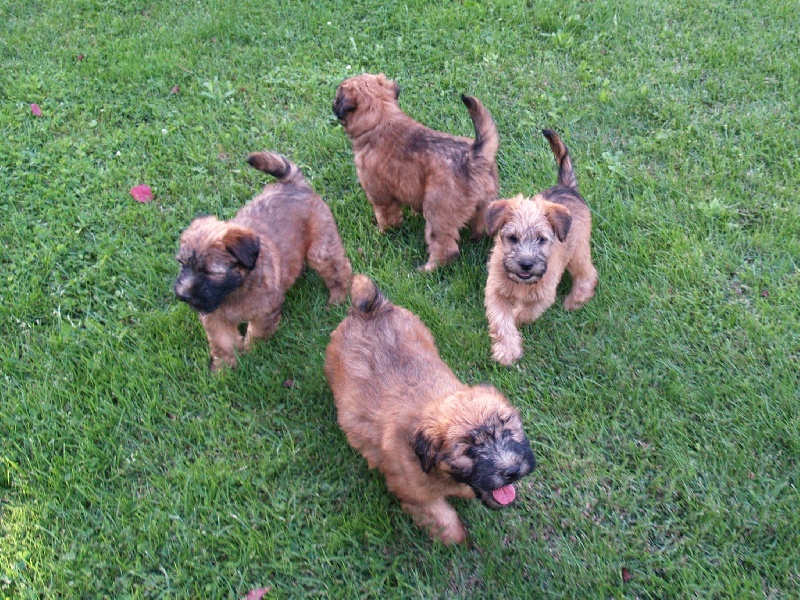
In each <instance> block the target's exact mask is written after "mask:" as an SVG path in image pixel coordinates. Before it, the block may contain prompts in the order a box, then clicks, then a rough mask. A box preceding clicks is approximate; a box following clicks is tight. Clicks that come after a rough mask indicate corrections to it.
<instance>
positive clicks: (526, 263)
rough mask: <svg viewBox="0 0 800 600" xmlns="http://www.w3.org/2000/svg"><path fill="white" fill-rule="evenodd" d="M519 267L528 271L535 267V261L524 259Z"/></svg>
mask: <svg viewBox="0 0 800 600" xmlns="http://www.w3.org/2000/svg"><path fill="white" fill-rule="evenodd" d="M519 268H520V269H522V270H523V271H525V272H526V273H527V272H528V271H530V270H531V269H532V268H533V263H532V262H530V261H527V260H526V261H522V262H520V263H519Z"/></svg>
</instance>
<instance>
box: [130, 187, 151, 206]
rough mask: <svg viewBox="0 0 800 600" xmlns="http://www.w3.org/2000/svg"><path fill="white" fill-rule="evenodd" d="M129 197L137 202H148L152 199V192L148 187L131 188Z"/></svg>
mask: <svg viewBox="0 0 800 600" xmlns="http://www.w3.org/2000/svg"><path fill="white" fill-rule="evenodd" d="M131 196H133V199H134V200H136V201H137V202H150V200H152V199H153V191H152V190H151V189H150V186H149V185H144V184H142V185H137V186H136V187H132V188H131Z"/></svg>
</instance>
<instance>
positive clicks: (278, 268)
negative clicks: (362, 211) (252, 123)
mask: <svg viewBox="0 0 800 600" xmlns="http://www.w3.org/2000/svg"><path fill="white" fill-rule="evenodd" d="M247 162H248V163H250V164H251V165H252V166H253V167H255V168H256V169H259V170H260V171H264V172H266V173H269V174H270V175H273V176H275V177H276V178H277V179H278V182H279V183H273V184H270V185H267V186H266V187H265V188H264V190H263V192H261V194H260V195H258V196H256V197H255V198H254V199H253V200H252V201H251V202H250V203H248V204H247V205H246V206H245V207H243V208H242V209H241V210H240V211H239V212H238V213H237V215H236V216H235V217H234V218H233V219H231V220H230V221H220V220H218V219H217V218H216V217H199V218H197V219H195V220H194V221H192V223H191V225H189V227H188V229H186V231H184V232H183V234H182V235H181V241H180V249H179V250H178V256H177V257H176V258H177V260H178V262H179V263H180V265H181V269H180V273H179V274H178V278H177V280H176V282H175V295H176V296H177V297H178V299H179V300H182V301H184V302H186V303H187V304H188V305H189V306H191V307H192V308H193V309H194V310H196V311H197V312H198V314H199V316H200V322H201V323H202V324H203V328H204V329H205V330H206V336H207V337H208V344H209V347H210V349H211V363H210V366H211V369H212V370H216V369H217V368H219V367H220V366H221V365H223V364H227V365H229V366H231V367H233V366H235V365H236V354H237V353H238V352H242V351H243V350H247V349H248V348H249V347H250V345H251V344H252V342H253V340H255V339H258V338H263V339H266V338H269V337H270V336H271V335H272V334H273V333H274V332H275V330H276V329H277V327H278V322H279V321H280V317H281V306H282V305H283V300H284V294H285V293H286V291H287V290H288V289H289V288H290V287H291V286H292V284H293V283H294V282H295V280H296V279H297V277H298V276H299V275H300V273H301V272H302V270H303V268H304V266H305V265H306V264H308V265H309V266H310V267H311V268H313V269H314V270H315V271H317V273H319V275H320V276H321V277H322V279H324V280H325V284H326V285H327V286H328V290H329V291H330V301H329V303H330V304H338V303H340V302H343V301H344V300H345V298H346V297H347V292H348V290H349V289H350V282H351V280H352V277H353V273H352V270H351V268H350V261H349V260H347V257H346V256H345V251H344V247H343V246H342V240H341V239H340V237H339V231H338V230H337V229H336V223H335V221H334V220H333V215H332V214H331V210H330V208H328V205H327V204H325V202H323V200H322V198H320V197H319V196H318V195H317V194H315V193H314V190H312V189H311V186H310V185H309V183H308V182H307V181H306V179H305V177H303V174H302V173H301V172H300V169H298V168H297V166H296V165H295V164H294V163H292V162H291V161H289V160H288V159H287V158H285V157H283V156H281V155H280V154H276V153H273V152H258V153H254V154H251V155H250V156H248V157H247ZM245 321H247V322H248V325H247V334H246V336H244V337H242V335H241V334H240V333H239V329H238V326H239V324H240V323H242V322H245Z"/></svg>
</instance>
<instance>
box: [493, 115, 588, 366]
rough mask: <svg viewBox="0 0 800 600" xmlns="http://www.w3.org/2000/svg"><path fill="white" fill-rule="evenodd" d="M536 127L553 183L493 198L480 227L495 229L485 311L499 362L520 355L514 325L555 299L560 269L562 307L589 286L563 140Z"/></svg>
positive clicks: (584, 219)
mask: <svg viewBox="0 0 800 600" xmlns="http://www.w3.org/2000/svg"><path fill="white" fill-rule="evenodd" d="M543 133H544V135H545V137H546V138H547V139H548V141H549V142H550V147H551V149H552V150H553V154H554V156H555V159H556V163H557V164H558V185H556V186H554V187H551V188H549V189H547V190H545V191H543V192H541V193H539V194H536V196H534V197H533V198H523V197H522V196H521V195H520V196H516V197H515V198H511V199H505V200H498V201H496V202H493V203H492V204H491V205H490V206H489V208H488V209H487V213H486V227H487V231H488V232H489V234H490V235H493V236H495V239H494V247H493V248H492V253H491V257H490V259H489V277H488V279H487V281H486V293H485V304H486V317H487V319H488V320H489V335H490V336H491V338H492V342H493V343H492V356H493V357H494V359H495V360H497V361H498V362H500V363H502V364H504V365H510V364H512V363H514V362H515V361H517V360H519V358H520V357H521V356H522V336H521V335H520V333H519V330H518V329H517V326H518V325H519V324H521V323H530V322H533V321H535V320H536V319H538V318H539V317H540V316H541V315H542V313H544V311H545V310H547V309H548V308H549V307H550V306H551V305H552V304H553V303H554V302H555V299H556V288H557V287H558V283H559V281H560V280H561V276H562V274H563V273H564V269H566V270H568V271H569V272H570V274H571V275H572V291H571V292H570V294H569V295H568V296H567V297H566V298H565V299H564V308H566V309H567V310H576V309H578V308H580V307H581V306H583V305H584V304H585V303H586V302H588V301H589V300H590V299H591V298H592V296H594V290H595V287H596V286H597V270H596V269H595V268H594V265H593V264H592V253H591V248H590V245H589V238H590V237H591V232H592V218H591V213H590V211H589V207H588V206H587V204H586V201H585V200H584V199H583V198H582V197H581V195H580V194H579V193H578V183H577V180H576V178H575V172H574V170H573V168H572V160H571V159H570V156H569V151H568V150H567V147H566V146H565V145H564V143H563V142H562V141H561V139H560V138H559V137H558V135H556V134H555V133H554V132H553V131H550V130H545V131H544V132H543Z"/></svg>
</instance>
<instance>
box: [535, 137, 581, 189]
mask: <svg viewBox="0 0 800 600" xmlns="http://www.w3.org/2000/svg"><path fill="white" fill-rule="evenodd" d="M542 133H543V134H544V137H546V138H547V141H548V142H550V148H551V149H552V150H553V155H554V156H555V157H556V164H557V165H558V185H563V186H565V187H568V188H572V189H574V190H577V189H578V180H577V179H576V178H575V171H574V170H573V168H572V159H571V158H570V157H569V150H567V147H566V146H565V145H564V142H562V141H561V138H560V137H558V134H557V133H556V132H555V131H553V130H552V129H544V130H542Z"/></svg>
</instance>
